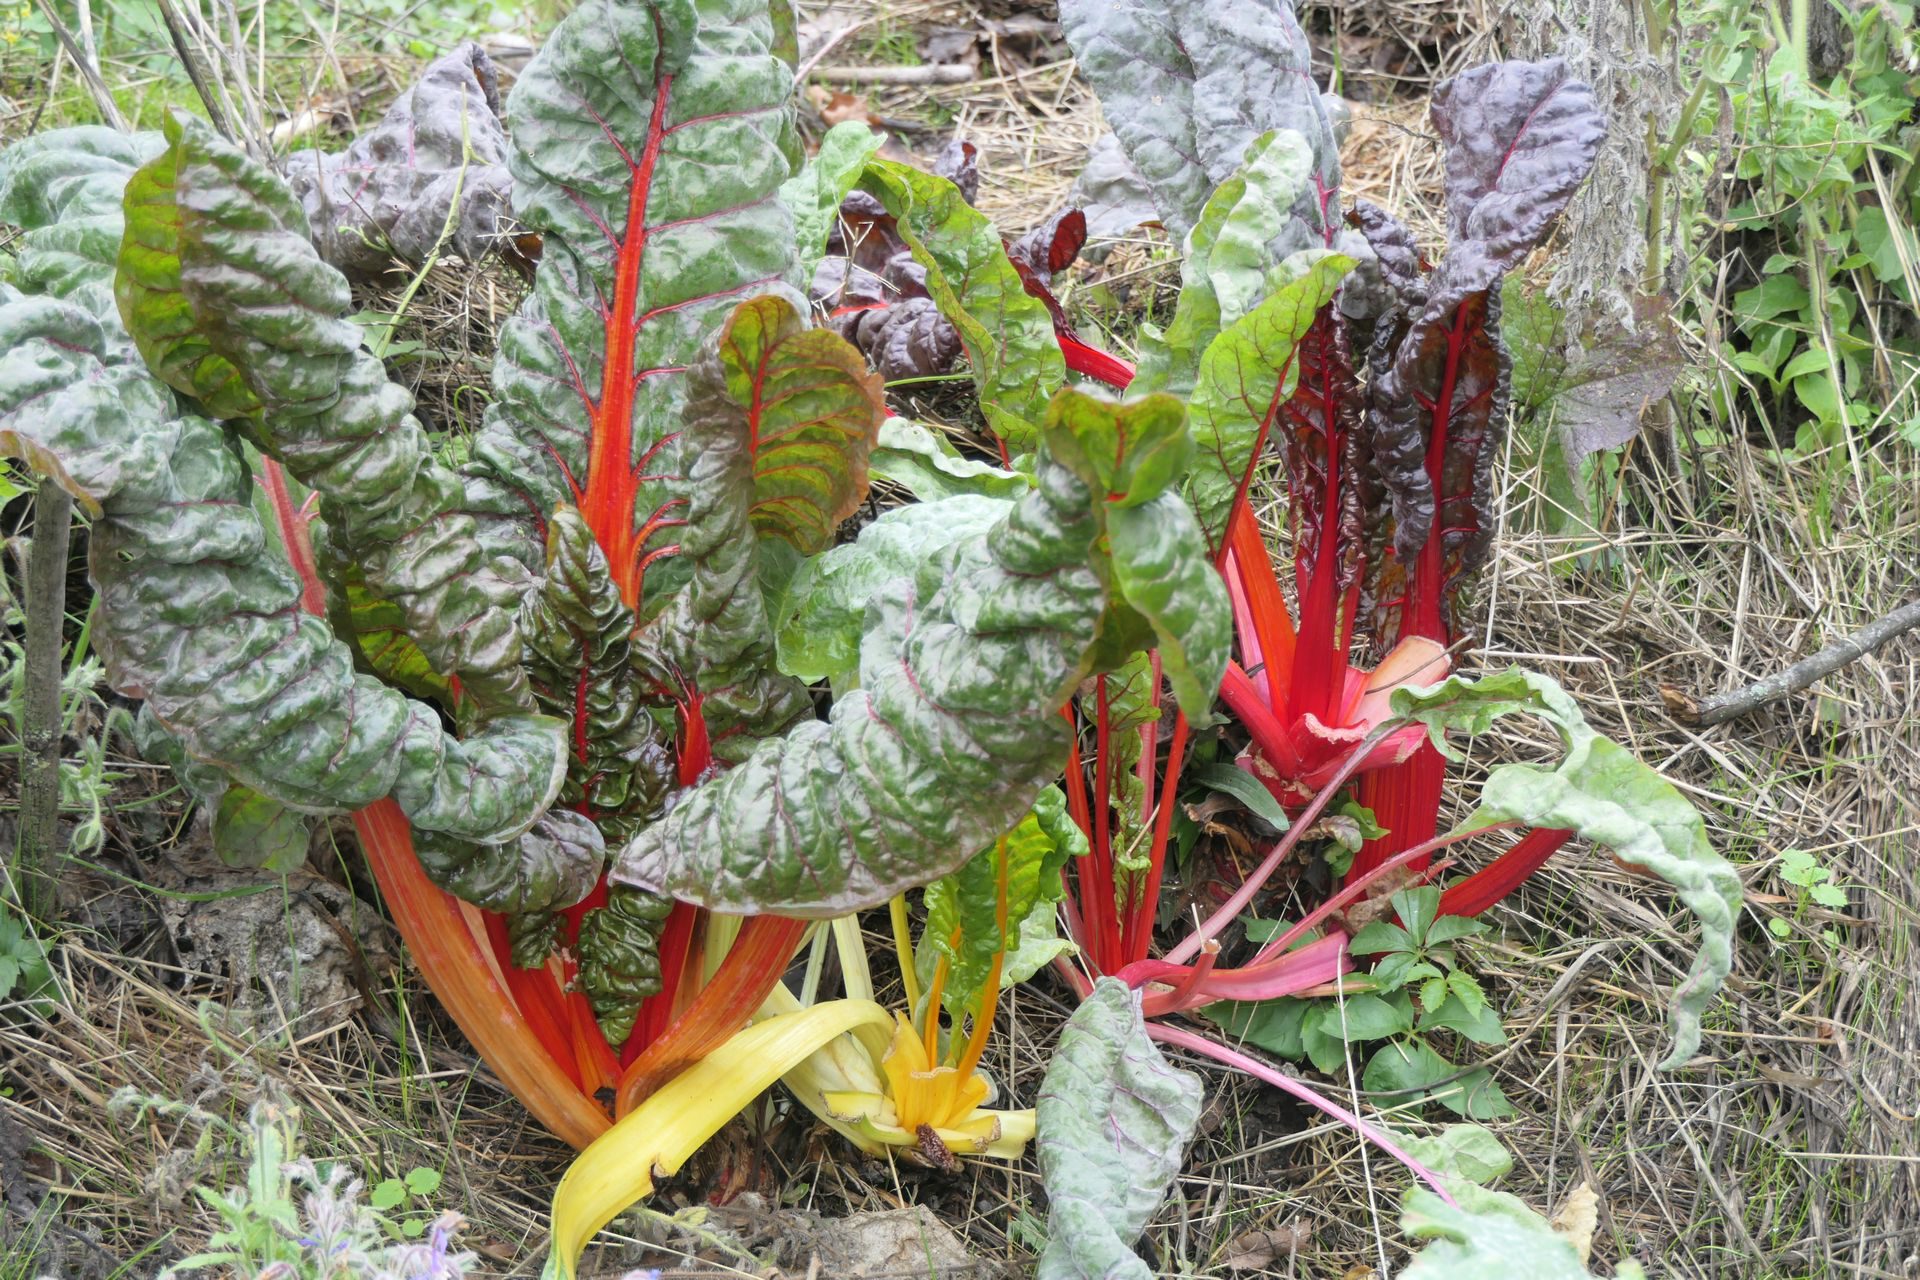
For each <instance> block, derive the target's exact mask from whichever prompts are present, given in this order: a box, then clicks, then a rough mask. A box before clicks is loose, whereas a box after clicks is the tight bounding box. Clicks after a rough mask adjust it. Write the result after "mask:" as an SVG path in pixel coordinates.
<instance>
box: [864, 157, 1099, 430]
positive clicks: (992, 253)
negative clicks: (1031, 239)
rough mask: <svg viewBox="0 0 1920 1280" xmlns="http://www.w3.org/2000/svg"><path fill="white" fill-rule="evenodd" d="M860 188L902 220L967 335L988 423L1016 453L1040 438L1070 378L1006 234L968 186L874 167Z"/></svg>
mask: <svg viewBox="0 0 1920 1280" xmlns="http://www.w3.org/2000/svg"><path fill="white" fill-rule="evenodd" d="M861 189H862V190H864V191H866V192H867V193H868V194H870V195H872V196H873V197H874V198H875V199H877V200H879V201H880V203H881V204H883V205H884V206H885V207H886V210H887V212H888V213H889V214H891V215H892V216H893V219H894V223H895V226H896V228H897V229H898V232H899V235H900V238H901V239H902V240H903V241H905V242H906V245H907V247H908V248H909V249H910V250H912V252H913V257H914V261H915V262H917V263H919V265H920V266H921V267H922V268H924V269H925V271H926V290H927V294H928V296H929V297H931V298H932V299H933V300H934V302H935V303H936V304H938V306H939V308H940V313H941V314H942V315H943V316H945V317H946V318H947V319H948V320H949V321H950V322H951V323H952V324H953V325H954V327H955V328H956V329H958V330H959V334H960V341H961V343H962V344H963V345H964V346H965V347H966V351H967V359H968V361H969V362H970V363H971V365H972V367H973V380H974V385H975V386H976V387H978V388H979V392H980V409H981V412H982V413H984V414H985V415H986V419H987V425H988V426H989V427H991V428H992V429H993V431H994V433H995V434H996V435H998V436H999V437H1000V438H1001V439H1003V440H1005V441H1006V442H1007V444H1008V446H1009V447H1011V448H1014V449H1016V450H1021V451H1024V450H1027V449H1031V448H1032V447H1033V445H1034V444H1035V442H1036V441H1037V439H1038V428H1039V424H1040V418H1041V413H1042V411H1043V410H1044V409H1045V407H1046V403H1047V399H1048V397H1049V396H1051V395H1052V394H1053V392H1054V391H1055V389H1057V388H1058V387H1059V386H1060V384H1061V383H1063V382H1064V381H1066V376H1067V368H1066V362H1065V360H1064V358H1063V357H1062V356H1061V354H1060V347H1059V344H1058V343H1057V342H1055V341H1054V336H1053V320H1052V317H1051V316H1049V315H1048V313H1047V309H1046V307H1045V306H1044V305H1042V304H1041V303H1040V302H1039V301H1038V300H1037V299H1035V298H1033V297H1031V296H1029V295H1028V293H1027V291H1026V288H1025V286H1024V285H1023V284H1022V283H1021V280H1020V273H1019V272H1018V271H1016V270H1015V269H1014V266H1013V263H1012V262H1010V261H1009V260H1008V259H1007V254H1006V250H1005V249H1004V248H1003V247H1002V245H1001V243H1000V233H999V232H997V231H995V230H994V228H993V224H992V223H991V222H989V221H987V219H986V217H985V216H984V215H982V214H980V213H979V212H977V211H975V210H974V209H973V208H972V207H970V206H969V205H968V204H967V202H966V200H965V199H964V198H963V197H962V196H961V193H960V190H959V188H957V187H955V186H954V185H953V184H952V183H951V182H948V181H946V180H944V179H941V178H936V177H934V176H933V175H931V174H926V173H921V172H920V171H919V170H917V169H909V168H907V167H906V166H904V165H898V164H894V163H892V162H891V161H886V160H874V161H872V162H870V163H869V164H868V166H867V171H866V174H865V176H864V177H863V178H862V179H861Z"/></svg>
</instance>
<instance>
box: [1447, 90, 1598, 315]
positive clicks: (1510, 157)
mask: <svg viewBox="0 0 1920 1280" xmlns="http://www.w3.org/2000/svg"><path fill="white" fill-rule="evenodd" d="M1431 111H1432V116H1433V127H1434V131H1435V132H1437V133H1438V134H1439V135H1440V140H1441V142H1442V143H1443V144H1444V145H1445V146H1446V149H1447V232H1448V235H1449V236H1450V237H1451V239H1452V241H1453V242H1454V245H1455V246H1460V245H1464V244H1469V243H1470V244H1475V245H1478V246H1480V252H1481V254H1482V255H1484V257H1485V258H1486V260H1487V261H1488V262H1489V263H1490V264H1492V265H1493V266H1494V267H1496V268H1497V270H1498V272H1499V273H1502V274H1504V273H1505V272H1506V271H1507V270H1508V269H1510V268H1511V267H1513V266H1514V265H1515V264H1516V263H1518V262H1519V260H1520V258H1522V257H1523V256H1525V255H1526V254H1527V253H1529V252H1531V251H1532V249H1533V247H1534V246H1535V245H1537V244H1539V243H1540V241H1541V239H1542V238H1543V237H1544V236H1545V235H1546V234H1547V228H1548V227H1549V226H1551V225H1552V223H1553V220H1554V219H1555V218H1557V217H1559V216H1560V211H1561V210H1562V209H1565V208H1566V207H1567V201H1568V200H1570V199H1572V198H1573V193H1574V191H1575V189H1576V188H1578V187H1579V185H1580V184H1581V183H1582V182H1583V181H1585V180H1586V176H1587V171H1588V170H1590V169H1592V168H1593V159H1594V156H1595V155H1596V154H1597V153H1598V152H1599V150H1600V144H1601V143H1602V142H1603V141H1604V140H1605V139H1606V136H1607V123H1606V118H1605V117H1604V116H1602V115H1601V113H1600V108H1599V105H1598V104H1597V103H1596V102H1595V101H1594V97H1593V90H1592V89H1591V88H1589V87H1588V86H1587V84H1586V83H1585V82H1584V81H1581V80H1576V79H1574V78H1573V74H1572V72H1571V71H1569V70H1568V68H1567V64H1566V63H1565V62H1564V61H1563V60H1561V59H1559V58H1550V59H1548V60H1547V61H1545V62H1495V63H1490V64H1488V65H1486V66H1483V67H1475V68H1473V69H1472V70H1471V71H1466V72H1462V73H1461V74H1460V75H1458V76H1455V77H1454V78H1453V79H1451V80H1448V81H1446V82H1444V83H1442V84H1441V85H1440V86H1439V87H1438V88H1436V89H1435V90H1434V91H1433V105H1432V108H1431ZM1448 256H1449V258H1450V259H1451V257H1452V254H1451V252H1450V253H1449V255H1448ZM1444 270H1445V268H1444V267H1443V271H1444ZM1456 274H1457V273H1456ZM1490 283H1492V282H1491V281H1485V282H1482V283H1480V284H1478V285H1477V286H1475V287H1478V288H1485V287H1486V286H1487V285H1488V284H1490ZM1455 287H1456V288H1463V289H1464V288H1465V287H1466V280H1465V278H1461V280H1460V283H1459V284H1458V285H1456V286H1455Z"/></svg>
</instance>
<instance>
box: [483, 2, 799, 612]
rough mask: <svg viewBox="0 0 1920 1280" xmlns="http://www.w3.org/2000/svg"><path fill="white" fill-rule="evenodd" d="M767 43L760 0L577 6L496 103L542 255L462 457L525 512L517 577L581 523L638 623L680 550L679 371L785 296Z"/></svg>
mask: <svg viewBox="0 0 1920 1280" xmlns="http://www.w3.org/2000/svg"><path fill="white" fill-rule="evenodd" d="M771 39H772V31H771V27H770V23H769V18H768V9H767V5H766V4H765V3H764V0H760V2H756V0H711V2H708V3H702V4H701V5H700V6H698V8H697V9H696V8H695V6H693V5H690V4H668V3H658V4H655V3H634V2H632V0H624V2H615V0H588V3H585V4H582V5H580V6H579V7H578V8H576V9H575V10H574V11H573V12H572V13H571V14H569V15H568V16H567V18H566V19H565V20H563V21H562V22H561V23H560V25H559V26H558V27H557V28H555V30H554V32H553V34H552V36H551V37H550V38H549V39H548V41H547V43H546V44H545V45H544V46H543V47H542V48H541V50H540V53H539V54H538V55H537V56H536V57H535V58H534V60H533V61H532V62H531V63H530V64H529V65H528V67H527V69H526V71H524V72H523V73H522V74H521V76H520V79H519V81H518V82H517V83H516V84H515V85H514V87H513V92H512V93H511V95H509V99H508V116H509V119H510V120H511V121H512V124H513V154H512V160H511V163H512V167H513V172H514V212H515V214H516V215H517V216H518V217H519V219H520V221H521V222H522V223H523V224H524V225H525V226H527V227H528V228H529V229H531V230H533V231H537V232H539V233H540V234H541V236H542V238H543V249H542V256H541V263H540V269H539V271H538V272H537V273H536V275H535V279H534V288H533V292H532V293H531V294H530V295H529V296H528V297H527V299H526V301H525V302H524V303H522V304H521V307H520V310H519V311H518V313H516V315H515V316H514V318H513V319H512V320H510V321H509V322H508V323H507V325H506V326H505V327H504V328H503V330H502V332H501V337H500V351H499V355H498V357H497V359H496V360H495V362H494V397H495V398H494V403H493V405H492V406H491V407H490V408H489V409H488V413H487V419H486V423H485V425H484V427H483V428H482V430H481V432H480V435H479V437H478V438H477V439H476V441H475V444H474V458H475V462H476V468H477V470H478V471H479V472H481V473H482V474H483V475H484V476H485V477H486V478H487V479H488V480H490V481H491V485H492V488H491V489H490V490H489V491H488V492H487V493H486V494H484V495H480V494H479V491H478V490H475V491H474V494H473V495H470V496H484V497H485V498H486V499H487V501H488V503H489V504H490V505H491V506H492V507H493V508H496V511H495V514H497V515H499V516H502V517H505V516H508V515H511V514H513V513H514V510H515V508H514V505H513V504H515V503H518V504H519V505H518V511H519V512H520V513H521V515H520V518H519V520H518V528H517V536H516V537H515V538H514V540H513V545H512V546H511V549H512V550H513V551H514V552H515V553H516V554H518V555H520V556H521V557H522V558H524V559H528V560H529V561H530V562H531V561H533V560H535V559H537V556H538V554H539V553H538V547H539V545H540V543H541V542H542V541H543V539H541V538H540V535H539V529H538V521H539V520H540V519H541V518H544V516H545V514H546V513H548V512H550V511H552V510H554V509H555V508H556V507H558V506H560V505H562V504H563V503H564V504H571V505H576V506H578V507H579V509H580V512H581V514H582V515H583V516H584V517H585V519H586V521H587V524H588V525H589V527H591V528H592V530H593V532H594V536H595V538H596V539H597V540H598V541H599V543H600V545H601V547H602V548H603V549H604V550H605V552H606V554H607V559H608V562H609V564H610V566H611V570H612V573H613V576H614V580H615V581H616V582H617V583H618V584H619V585H620V589H621V596H622V599H624V600H625V601H626V603H627V604H628V605H629V606H633V605H634V604H636V603H637V602H638V601H639V599H640V593H641V586H642V580H643V574H644V571H645V568H646V566H647V565H648V563H649V557H650V556H651V555H652V554H653V553H654V552H656V551H659V550H661V549H663V548H664V547H666V546H669V545H671V544H672V543H673V542H674V541H675V535H674V531H673V526H674V522H675V521H677V520H678V519H679V516H678V515H677V514H676V510H677V509H676V508H675V507H674V505H673V502H674V498H675V494H674V492H673V490H672V485H671V480H670V477H671V476H672V474H673V472H674V471H675V469H676V462H677V457H676V451H674V450H673V449H672V448H671V447H670V440H671V437H672V436H673V435H674V434H675V433H676V432H677V431H678V430H679V427H680V417H681V406H682V404H683V402H684V398H685V392H684V387H683V385H682V384H683V383H684V381H685V379H684V377H683V374H684V371H685V369H686V368H687V367H688V366H689V365H691V364H692V363H694V361H695V360H696V359H697V358H698V356H699V354H700V351H701V348H702V343H703V341H704V339H705V338H706V336H707V335H708V334H709V333H710V332H711V331H712V329H713V327H714V325H715V323H716V322H717V320H718V319H719V317H720V314H721V313H723V312H724V311H725V310H726V309H728V308H731V307H732V306H733V305H734V304H735V303H737V302H739V301H740V299H741V298H743V297H746V296H748V295H750V294H753V293H763V292H766V291H768V290H769V289H773V288H777V287H780V286H785V285H791V284H794V283H796V282H795V281H794V280H793V279H792V277H793V276H794V275H795V273H796V269H797V253H796V248H795V244H794V233H793V222H792V218H791V216H790V215H789V214H788V213H787V211H786V209H785V208H784V207H783V206H782V205H781V204H780V202H779V199H778V196H777V193H778V190H779V187H780V185H781V183H783V182H784V181H785V180H786V179H787V178H788V176H789V175H790V173H791V172H792V169H793V166H794V161H795V160H797V158H798V148H797V142H796V138H795V135H794V132H793V128H792V121H791V118H790V111H789V108H788V105H787V100H788V96H789V93H790V91H791V85H792V73H791V71H790V69H789V68H788V67H787V66H786V65H785V64H784V63H782V62H781V61H780V60H779V58H777V57H775V56H774V55H773V54H772V53H771V52H770V48H769V46H770V41H771ZM717 158H724V161H725V162H724V163H718V162H716V160H717ZM493 532H495V533H496V534H498V535H505V534H507V533H509V532H514V531H513V530H511V529H509V528H507V527H504V526H496V527H495V528H494V529H493Z"/></svg>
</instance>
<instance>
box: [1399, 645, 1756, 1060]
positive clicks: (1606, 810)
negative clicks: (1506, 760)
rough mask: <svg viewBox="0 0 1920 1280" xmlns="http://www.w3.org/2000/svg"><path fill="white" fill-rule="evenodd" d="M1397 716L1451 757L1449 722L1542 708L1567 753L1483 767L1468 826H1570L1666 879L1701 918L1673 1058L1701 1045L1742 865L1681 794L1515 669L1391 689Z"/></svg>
mask: <svg viewBox="0 0 1920 1280" xmlns="http://www.w3.org/2000/svg"><path fill="white" fill-rule="evenodd" d="M1393 710H1394V714H1395V715H1401V716H1407V717H1410V718H1412V719H1415V720H1418V721H1420V722H1421V723H1423V724H1425V725H1427V726H1428V728H1429V729H1430V730H1431V731H1432V734H1433V742H1434V745H1435V746H1436V747H1438V748H1440V749H1441V750H1442V751H1444V752H1448V753H1449V754H1456V753H1455V752H1454V749H1453V748H1452V747H1450V746H1449V745H1448V744H1447V743H1446V741H1445V731H1446V730H1448V729H1458V730H1464V731H1465V732H1467V733H1468V734H1478V733H1483V732H1485V731H1486V729H1487V728H1488V727H1489V726H1491V725H1492V723H1493V722H1494V721H1495V720H1497V719H1498V718H1499V717H1501V716H1505V715H1517V714H1531V715H1536V716H1539V717H1541V718H1542V719H1544V720H1546V721H1547V722H1548V723H1549V724H1550V725H1552V726H1553V728H1554V730H1555V731H1556V732H1557V733H1558V734H1559V735H1560V741H1561V744H1562V746H1563V747H1564V748H1565V755H1564V756H1563V757H1562V758H1561V760H1560V763H1559V764H1558V765H1557V766H1556V767H1555V768H1553V769H1550V770H1549V769H1543V768H1540V767H1538V766H1536V765H1529V764H1504V765H1501V766H1499V767H1498V768H1496V769H1494V771H1493V772H1492V773H1491V774H1490V775H1489V776H1488V778H1487V781H1486V783H1485V785H1484V786H1483V787H1482V788H1481V792H1480V806H1479V808H1477V809H1476V810H1475V811H1474V813H1473V814H1472V816H1470V817H1469V818H1468V819H1467V823H1466V829H1469V830H1470V829H1472V828H1474V827H1479V826H1485V825H1486V824H1488V823H1491V822H1505V821H1513V822H1519V823H1522V824H1523V825H1525V826H1529V827H1542V828H1551V829H1564V830H1572V831H1574V832H1576V833H1578V834H1579V835H1581V836H1584V837H1586V838H1587V839H1588V840H1591V841H1592V842H1593V843H1595V844H1598V845H1603V846H1605V847H1606V848H1608V849H1610V850H1612V851H1613V852H1614V854H1615V855H1616V856H1617V857H1619V858H1620V859H1622V860H1623V861H1626V862H1630V863H1633V864H1635V865H1638V866H1642V867H1645V868H1646V869H1647V870H1648V871H1650V872H1652V873H1653V874H1654V875H1657V876H1659V877H1660V878H1661V879H1662V880H1665V881H1666V882H1667V883H1668V884H1671V885H1672V886H1673V887H1674V889H1675V890H1676V891H1677V892H1678V894H1679V896H1680V901H1681V902H1683V903H1685V904H1686V906H1687V907H1688V909H1689V910H1691V911H1692V912H1693V914H1694V916H1695V918H1696V919H1697V920H1698V921H1699V922H1700V949H1699V951H1698V953H1697V954H1696V955H1695V956H1694V958H1693V965H1692V967H1691V969H1690V970H1689V972H1688V974H1687V978H1686V981H1685V982H1683V983H1681V985H1680V987H1679V988H1678V989H1677V990H1676V991H1675V992H1674V997H1673V1007H1672V1011H1671V1014H1670V1019H1671V1022H1670V1025H1671V1028H1672V1033H1673V1050H1672V1052H1670V1053H1669V1054H1668V1055H1667V1058H1666V1060H1665V1061H1664V1062H1663V1063H1661V1065H1662V1066H1663V1067H1668V1068H1672V1067H1676V1066H1679V1065H1681V1064H1682V1063H1684V1062H1686V1060H1687V1059H1689V1058H1691V1057H1692V1056H1693V1054H1694V1052H1695V1051H1696V1050H1697V1049H1698V1048H1699V1047H1700V1017H1701V1015H1702V1014H1703V1013H1704V1012H1705V1011H1706V1010H1707V1009H1708V1008H1710V1007H1711V1006H1712V1004H1713V1000H1714V997H1715V996H1716V995H1718V994H1719V991H1720V986H1721V984H1722V983H1723V982H1725V981H1726V977H1727V974H1728V973H1729V972H1730V971H1731V970H1732V968H1733V930H1734V924H1735V922H1736V920H1737V918H1738V916H1739V913H1740V904H1741V901H1742V896H1743V895H1742V888H1741V883H1740V874H1739V872H1738V871H1736V870H1734V868H1733V866H1732V864H1730V863H1728V862H1727V861H1726V860H1725V859H1724V858H1722V857H1721V856H1720V855H1719V854H1717V853H1715V852H1714V850H1713V846H1712V844H1710V843H1709V842H1708V840H1707V829H1706V824H1705V823H1703V822H1702V821H1701V819H1700V813H1699V811H1698V810H1696V809H1695V808H1694V807H1693V805H1692V803H1691V802H1689V801H1688V800H1687V798H1686V797H1685V796H1683V795H1681V794H1680V793H1679V792H1678V791H1676V790H1675V789H1674V787H1673V784H1672V783H1670V782H1668V781H1667V780H1666V779H1664V778H1662V777H1661V776H1660V775H1659V774H1658V773H1656V772H1654V770H1653V769H1651V768H1649V767H1648V766H1647V765H1645V764H1642V763H1641V762H1640V761H1639V760H1636V759H1635V758H1634V757H1633V755H1632V753H1630V752H1628V751H1627V750H1626V749H1625V748H1623V747H1621V746H1619V745H1618V744H1617V743H1614V742H1611V741H1609V740H1608V739H1606V738H1603V737H1601V736H1600V735H1599V734H1598V733H1595V732H1594V731H1593V729H1592V727H1591V726H1589V725H1588V724H1587V721H1586V717H1585V716H1583V715H1582V714H1581V713H1580V708H1579V706H1578V705H1577V704H1576V703H1575V702H1574V701H1573V699H1572V698H1570V697H1568V696H1567V694H1566V692H1565V691H1564V690H1563V689H1561V688H1560V686H1559V685H1557V684H1555V683H1554V682H1553V681H1551V680H1549V679H1547V678H1546V677H1545V676H1542V675H1536V674H1534V673H1532V672H1527V671H1522V670H1520V669H1519V668H1517V667H1514V668H1509V669H1508V670H1507V671H1504V672H1499V673H1496V674H1493V675H1489V676H1485V677H1483V678H1481V679H1479V680H1477V681H1476V680H1468V679H1465V678H1463V677H1460V676H1453V677H1450V678H1448V679H1447V680H1445V681H1443V682H1442V683H1440V684H1438V685H1435V686H1434V687H1432V688H1430V689H1425V690H1415V689H1399V690H1395V692H1394V695H1393Z"/></svg>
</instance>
